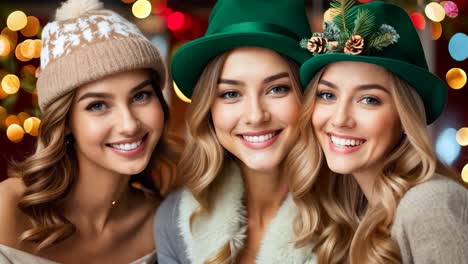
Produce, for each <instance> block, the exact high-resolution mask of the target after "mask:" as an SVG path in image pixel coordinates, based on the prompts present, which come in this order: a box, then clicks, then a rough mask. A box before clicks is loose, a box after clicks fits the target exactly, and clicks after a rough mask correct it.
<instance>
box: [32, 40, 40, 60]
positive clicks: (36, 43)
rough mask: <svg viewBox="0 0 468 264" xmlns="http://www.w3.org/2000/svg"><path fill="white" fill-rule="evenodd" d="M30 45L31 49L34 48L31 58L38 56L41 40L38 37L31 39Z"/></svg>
mask: <svg viewBox="0 0 468 264" xmlns="http://www.w3.org/2000/svg"><path fill="white" fill-rule="evenodd" d="M32 46H33V49H34V55H33V58H39V57H40V56H41V49H42V40H40V39H35V40H33V42H32Z"/></svg>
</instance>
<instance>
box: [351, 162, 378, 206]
mask: <svg viewBox="0 0 468 264" xmlns="http://www.w3.org/2000/svg"><path fill="white" fill-rule="evenodd" d="M378 173H380V172H379V170H369V171H365V172H359V173H354V174H353V177H354V179H356V181H357V183H358V185H359V187H360V188H361V191H362V192H363V193H364V196H365V197H366V199H367V201H368V202H369V205H375V204H376V202H377V199H376V197H375V195H374V184H375V179H376V177H377V175H378Z"/></svg>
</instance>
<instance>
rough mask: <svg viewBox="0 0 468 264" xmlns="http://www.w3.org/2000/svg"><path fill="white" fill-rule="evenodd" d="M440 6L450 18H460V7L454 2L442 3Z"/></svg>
mask: <svg viewBox="0 0 468 264" xmlns="http://www.w3.org/2000/svg"><path fill="white" fill-rule="evenodd" d="M440 5H441V6H442V7H443V8H444V10H445V14H447V16H448V17H450V18H455V17H457V16H458V6H457V4H455V3H454V2H453V1H442V2H440Z"/></svg>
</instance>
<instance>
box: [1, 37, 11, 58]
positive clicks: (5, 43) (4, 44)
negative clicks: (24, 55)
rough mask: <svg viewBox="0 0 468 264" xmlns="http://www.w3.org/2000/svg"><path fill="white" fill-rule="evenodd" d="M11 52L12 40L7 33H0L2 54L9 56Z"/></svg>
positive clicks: (2, 55)
mask: <svg viewBox="0 0 468 264" xmlns="http://www.w3.org/2000/svg"><path fill="white" fill-rule="evenodd" d="M10 52H11V44H10V40H9V39H8V37H7V36H5V35H0V56H1V57H5V56H8V54H10Z"/></svg>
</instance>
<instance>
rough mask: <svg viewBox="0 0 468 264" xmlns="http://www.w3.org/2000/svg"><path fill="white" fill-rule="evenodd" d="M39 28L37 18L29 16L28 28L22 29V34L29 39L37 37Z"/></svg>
mask: <svg viewBox="0 0 468 264" xmlns="http://www.w3.org/2000/svg"><path fill="white" fill-rule="evenodd" d="M39 27H40V23H39V19H38V18H37V17H35V16H28V17H27V24H26V27H24V28H23V29H21V34H23V36H25V37H28V38H30V37H34V36H36V35H37V33H39Z"/></svg>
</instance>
